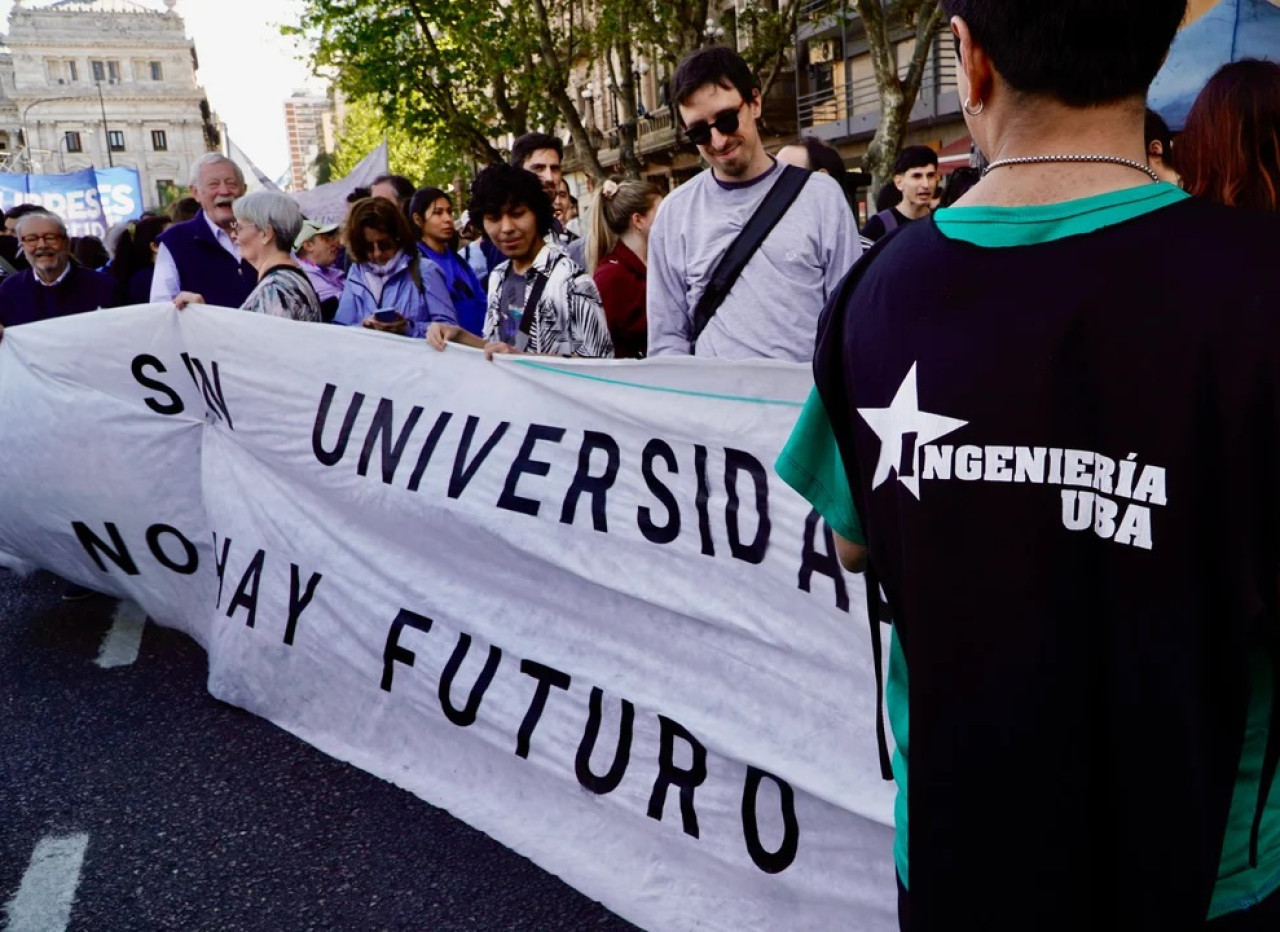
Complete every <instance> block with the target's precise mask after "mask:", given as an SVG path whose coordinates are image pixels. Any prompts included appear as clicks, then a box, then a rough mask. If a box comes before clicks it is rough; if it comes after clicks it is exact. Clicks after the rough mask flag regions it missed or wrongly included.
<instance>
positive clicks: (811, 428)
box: [773, 389, 867, 545]
mask: <svg viewBox="0 0 1280 932" xmlns="http://www.w3.org/2000/svg"><path fill="white" fill-rule="evenodd" d="M773 468H774V469H775V470H777V473H778V476H779V477H781V479H782V481H783V482H785V483H786V484H787V485H789V486H791V488H793V489H795V490H796V491H797V492H799V493H800V494H801V495H802V496H803V497H804V498H805V500H806V501H808V502H809V504H810V505H812V506H813V507H814V508H815V509H816V510H817V512H818V514H820V515H822V517H823V518H824V519H825V520H826V522H827V524H828V525H830V527H831V530H833V531H835V532H836V533H837V534H839V535H840V536H841V537H843V538H844V539H845V540H848V541H852V542H853V543H855V544H863V545H865V544H866V542H867V539H866V537H864V536H863V533H862V521H861V520H860V519H859V518H858V509H857V508H856V507H855V506H854V504H853V493H852V491H851V490H850V489H849V480H848V478H847V477H846V475H845V471H844V460H843V459H841V457H840V447H839V446H838V445H837V444H836V436H835V434H834V433H833V432H832V430H831V421H830V419H829V418H828V417H827V409H826V408H825V407H824V406H823V404H822V399H821V398H819V397H818V390H817V389H813V390H812V391H810V392H809V399H808V401H806V402H805V404H804V409H803V410H802V411H801V412H800V419H799V420H798V421H796V426H795V427H794V428H792V430H791V437H790V439H788V440H787V445H786V446H785V447H783V448H782V452H781V453H779V454H778V461H777V462H776V463H775V464H774V467H773Z"/></svg>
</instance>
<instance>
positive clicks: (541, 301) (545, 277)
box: [427, 164, 613, 360]
mask: <svg viewBox="0 0 1280 932" xmlns="http://www.w3.org/2000/svg"><path fill="white" fill-rule="evenodd" d="M468 211H469V212H470V214H471V215H472V216H473V217H480V218H481V219H482V220H483V222H484V229H485V234H486V235H487V236H488V237H489V239H490V240H492V241H493V243H494V244H495V245H496V246H497V247H498V249H500V250H501V251H502V254H503V255H504V256H506V257H507V261H505V262H503V263H501V264H499V265H498V266H497V267H496V268H495V269H494V270H493V271H492V272H490V273H489V297H488V306H487V311H486V313H485V323H484V336H483V337H478V336H476V335H475V334H472V333H468V332H467V331H466V330H464V329H462V327H460V326H458V325H457V324H456V323H454V324H443V323H434V324H432V325H431V327H430V328H429V329H428V331H427V343H428V345H430V346H431V347H432V348H433V349H436V350H443V349H444V348H445V346H446V345H447V344H448V343H449V342H455V343H461V344H463V345H464V346H471V347H474V348H476V349H483V350H484V353H485V356H486V357H487V358H488V359H490V360H492V359H493V356H494V354H506V353H531V354H534V355H543V356H566V357H567V356H582V357H592V358H606V359H608V358H612V357H613V340H612V339H611V337H610V336H609V325H608V322H607V321H606V319H605V314H604V306H603V305H602V304H601V302H600V292H599V290H598V289H597V288H596V285H595V282H594V281H592V279H591V276H590V275H588V274H587V272H586V270H585V269H583V268H582V267H581V266H580V265H578V264H577V263H576V262H574V261H573V260H572V259H571V258H570V257H569V254H568V253H567V252H566V251H565V250H563V249H561V248H560V247H558V246H553V245H551V244H550V243H548V242H547V236H548V234H549V233H550V232H551V224H552V221H553V220H554V216H553V214H552V207H551V197H550V195H548V194H547V192H546V191H545V190H544V188H543V186H542V184H541V182H540V181H539V180H538V176H537V175H535V174H533V173H532V172H529V171H527V170H525V169H523V168H516V167H515V166H513V165H501V164H499V165H490V166H489V167H488V168H486V169H484V170H483V171H482V172H480V174H479V175H477V176H476V180H475V181H474V182H472V185H471V203H470V204H469V205H468Z"/></svg>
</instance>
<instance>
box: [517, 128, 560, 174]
mask: <svg viewBox="0 0 1280 932" xmlns="http://www.w3.org/2000/svg"><path fill="white" fill-rule="evenodd" d="M539 149H555V150H556V155H558V156H560V158H564V143H563V142H561V141H560V139H559V138H558V137H556V136H552V135H551V134H550V133H525V134H524V135H523V136H521V137H520V138H519V139H517V140H516V141H515V142H513V143H512V144H511V164H512V165H514V166H515V167H516V168H524V163H525V162H527V161H528V160H529V156H531V155H533V153H535V152H537V151H538V150H539Z"/></svg>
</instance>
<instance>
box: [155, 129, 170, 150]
mask: <svg viewBox="0 0 1280 932" xmlns="http://www.w3.org/2000/svg"><path fill="white" fill-rule="evenodd" d="M151 148H153V149H155V150H156V151H157V152H165V151H166V150H168V148H169V137H168V136H166V135H165V131H164V130H162V129H153V130H152V131H151Z"/></svg>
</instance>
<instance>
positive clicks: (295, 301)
mask: <svg viewBox="0 0 1280 932" xmlns="http://www.w3.org/2000/svg"><path fill="white" fill-rule="evenodd" d="M232 209H233V212H234V214H235V221H234V222H233V225H232V227H231V232H232V234H233V235H234V236H235V239H236V245H237V246H238V247H239V248H240V252H241V255H243V256H244V259H245V261H246V262H248V263H249V264H251V265H252V266H253V267H254V269H255V270H256V272H257V273H258V284H257V286H256V287H255V288H254V289H253V291H251V292H250V293H249V296H248V297H247V298H245V299H244V303H243V304H242V305H240V306H241V308H242V309H244V310H246V311H253V312H255V313H258V314H267V315H268V316H271V317H285V318H288V319H289V320H298V321H304V322H308V323H319V322H320V321H321V313H320V299H319V298H318V297H317V296H316V290H315V288H314V287H313V286H312V284H311V279H310V278H309V277H308V275H307V273H306V272H305V271H303V269H302V267H301V266H300V265H299V264H298V261H297V260H296V259H294V257H293V254H292V252H291V251H290V249H291V247H292V246H293V241H294V240H295V239H296V238H297V236H298V232H299V231H300V230H301V229H302V224H303V219H302V211H301V210H299V209H298V205H297V204H295V203H294V202H293V199H292V198H290V197H289V196H288V195H286V194H281V193H280V192H279V191H254V192H253V193H252V194H246V195H245V196H244V197H242V198H238V199H237V200H236V202H235V204H234V205H233V207H232ZM173 303H174V305H175V306H176V307H177V308H178V309H179V310H181V309H182V308H184V307H186V306H187V305H189V304H203V303H204V298H203V296H201V295H198V294H194V293H192V292H190V291H183V292H180V293H179V294H178V296H177V297H176V298H174V299H173Z"/></svg>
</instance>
